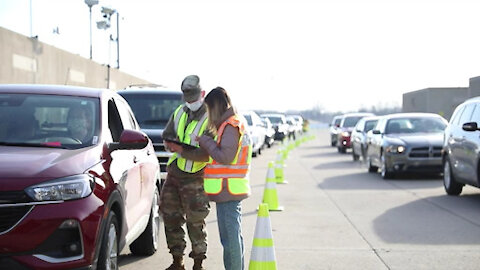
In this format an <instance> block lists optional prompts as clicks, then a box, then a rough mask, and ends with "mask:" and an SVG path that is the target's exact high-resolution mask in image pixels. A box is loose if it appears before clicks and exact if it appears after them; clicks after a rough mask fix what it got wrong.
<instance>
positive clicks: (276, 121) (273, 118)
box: [267, 116, 283, 124]
mask: <svg viewBox="0 0 480 270" xmlns="http://www.w3.org/2000/svg"><path fill="white" fill-rule="evenodd" d="M267 117H268V119H270V122H272V124H283V121H282V118H281V117H278V116H267Z"/></svg>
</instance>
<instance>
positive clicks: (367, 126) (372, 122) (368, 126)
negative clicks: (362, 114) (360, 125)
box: [364, 120, 378, 132]
mask: <svg viewBox="0 0 480 270" xmlns="http://www.w3.org/2000/svg"><path fill="white" fill-rule="evenodd" d="M377 122H378V120H369V121H365V130H364V131H365V132H369V131H370V130H372V129H373V128H374V127H375V126H376V125H377Z"/></svg>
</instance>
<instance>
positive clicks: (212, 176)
mask: <svg viewBox="0 0 480 270" xmlns="http://www.w3.org/2000/svg"><path fill="white" fill-rule="evenodd" d="M227 124H229V125H232V126H234V127H238V129H239V131H240V139H239V141H238V149H237V153H236V155H235V158H234V160H233V161H232V163H231V164H220V163H217V162H216V161H215V160H213V161H212V162H211V163H209V164H207V167H206V168H205V180H204V187H205V192H206V193H207V194H210V195H215V194H219V193H220V192H221V191H222V188H223V187H222V182H223V181H224V180H225V181H227V189H228V191H229V192H230V194H233V195H243V194H248V193H249V192H250V185H249V181H248V172H249V169H250V161H251V157H252V145H251V142H250V139H249V137H248V135H247V132H246V131H245V127H244V125H243V123H241V122H240V121H239V120H238V118H237V117H236V116H235V115H234V116H231V117H230V118H229V119H227V120H226V121H225V122H223V123H222V125H220V128H219V129H218V135H217V144H218V145H220V142H221V140H222V135H223V131H224V129H225V127H226V125H227Z"/></svg>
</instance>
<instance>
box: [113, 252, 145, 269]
mask: <svg viewBox="0 0 480 270" xmlns="http://www.w3.org/2000/svg"><path fill="white" fill-rule="evenodd" d="M148 257H149V256H136V255H133V254H131V253H130V254H121V255H120V256H118V266H125V265H129V264H132V263H135V262H138V261H140V260H143V259H145V258H148Z"/></svg>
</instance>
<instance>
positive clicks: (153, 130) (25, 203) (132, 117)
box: [0, 85, 303, 269]
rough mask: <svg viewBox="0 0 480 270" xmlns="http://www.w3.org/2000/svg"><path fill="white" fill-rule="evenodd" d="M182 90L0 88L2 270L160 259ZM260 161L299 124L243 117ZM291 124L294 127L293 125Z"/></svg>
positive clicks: (98, 265) (92, 266)
mask: <svg viewBox="0 0 480 270" xmlns="http://www.w3.org/2000/svg"><path fill="white" fill-rule="evenodd" d="M182 103H183V100H182V93H181V92H180V91H173V90H168V89H165V88H163V87H160V86H155V85H137V86H132V87H129V88H127V89H123V90H120V91H117V92H115V91H111V90H106V89H93V88H84V87H77V86H53V85H0V269H72V268H73V269H118V256H119V254H120V252H121V251H122V249H123V248H125V247H127V246H128V247H129V248H130V251H131V252H132V253H133V254H136V255H152V254H153V253H154V252H155V251H156V250H157V245H158V239H159V233H160V228H161V227H160V225H161V222H162V221H161V217H160V215H159V212H158V209H159V196H160V192H161V188H162V184H163V181H164V179H165V178H166V164H167V161H168V158H169V157H170V155H171V153H168V152H166V151H165V148H164V145H163V139H162V132H163V129H164V128H165V126H166V124H167V122H168V120H169V118H170V116H171V114H172V113H173V111H174V110H175V108H177V106H178V105H180V104H182ZM241 115H242V116H243V117H244V118H245V122H246V123H247V125H248V126H247V130H248V132H249V135H250V137H251V138H252V141H253V144H254V155H258V154H260V153H261V151H262V149H264V147H267V148H269V147H272V145H274V141H275V140H283V139H284V138H287V137H290V138H295V137H296V136H297V135H298V134H300V133H301V132H302V128H301V127H302V124H301V123H302V120H303V119H302V118H301V117H300V116H285V115H283V114H268V115H260V116H259V115H257V114H256V113H255V112H253V111H245V112H242V114H241ZM289 123H290V124H289Z"/></svg>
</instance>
